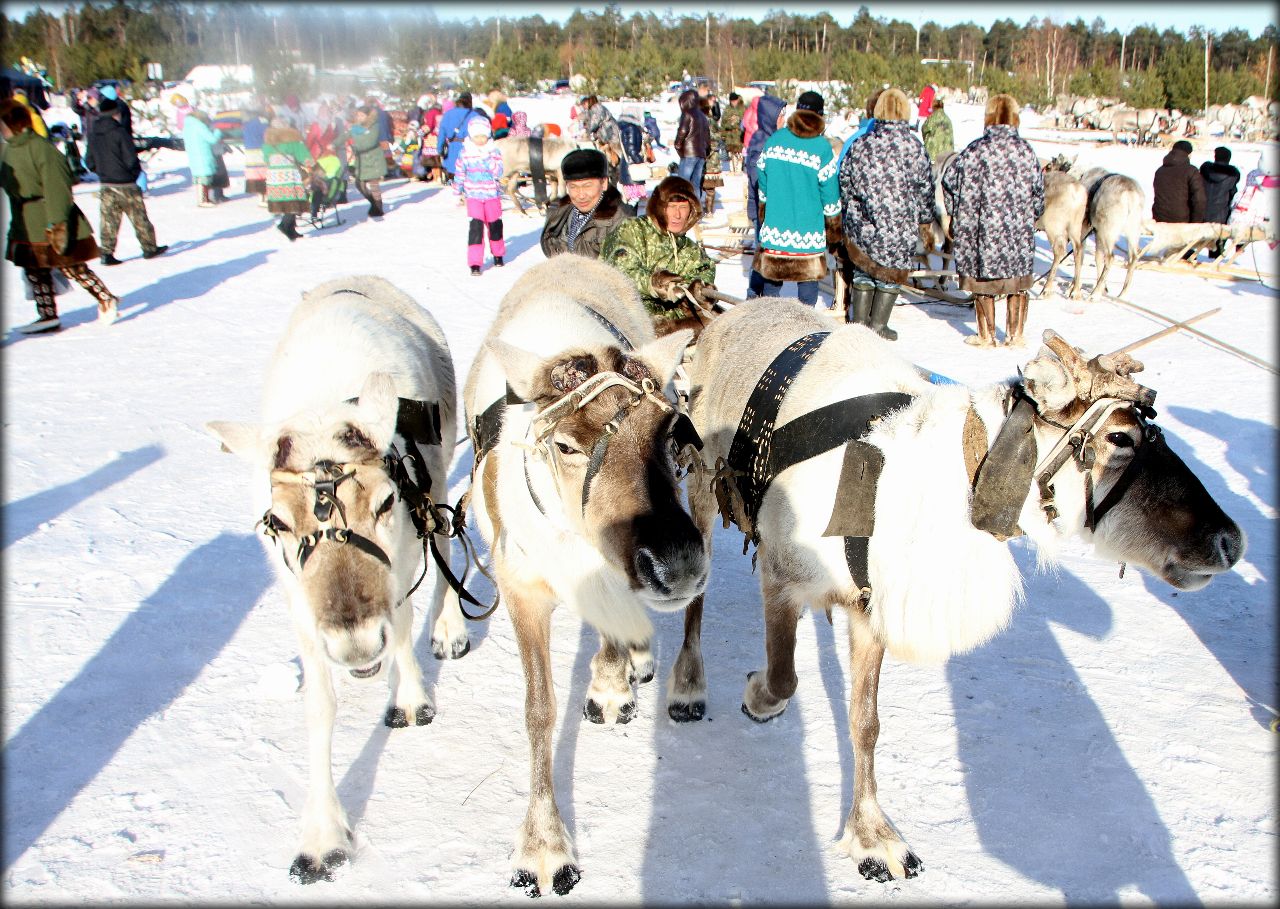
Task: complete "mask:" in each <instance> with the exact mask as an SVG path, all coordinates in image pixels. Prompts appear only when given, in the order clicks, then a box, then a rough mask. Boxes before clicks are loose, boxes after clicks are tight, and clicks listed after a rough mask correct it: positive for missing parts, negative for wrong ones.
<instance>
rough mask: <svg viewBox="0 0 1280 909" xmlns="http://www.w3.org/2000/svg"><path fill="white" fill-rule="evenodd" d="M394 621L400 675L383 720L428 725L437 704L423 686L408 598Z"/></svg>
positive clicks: (394, 726)
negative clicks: (415, 652) (414, 646)
mask: <svg viewBox="0 0 1280 909" xmlns="http://www.w3.org/2000/svg"><path fill="white" fill-rule="evenodd" d="M391 622H392V634H393V635H394V637H395V658H394V665H393V667H392V668H393V669H394V670H395V673H396V675H395V681H394V682H393V683H392V684H391V692H392V697H391V703H390V704H389V705H388V706H387V712H386V715H385V716H384V717H383V722H384V723H386V725H388V726H390V727H391V728H392V729H403V728H404V727H405V726H409V725H413V726H426V725H427V724H428V723H430V722H431V721H432V720H433V719H435V716H436V706H435V704H433V703H432V702H431V696H430V695H429V694H427V690H426V689H425V688H424V687H423V686H422V667H420V666H419V665H418V657H417V656H416V655H415V654H414V652H413V607H412V606H411V605H410V604H409V602H408V601H405V602H404V603H401V604H400V605H399V606H398V607H397V608H396V611H395V614H394V615H393V616H392V618H391ZM464 642H465V635H464ZM432 646H433V647H434V644H433V645H432ZM464 653H465V651H464ZM388 678H390V676H388Z"/></svg>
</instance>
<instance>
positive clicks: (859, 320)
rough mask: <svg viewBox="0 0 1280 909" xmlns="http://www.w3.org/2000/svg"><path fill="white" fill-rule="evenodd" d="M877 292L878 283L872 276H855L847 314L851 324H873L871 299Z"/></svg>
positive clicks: (850, 286) (850, 290) (850, 289)
mask: <svg viewBox="0 0 1280 909" xmlns="http://www.w3.org/2000/svg"><path fill="white" fill-rule="evenodd" d="M875 293H876V284H875V282H874V281H872V280H871V279H870V278H862V277H858V278H854V279H853V283H852V284H850V285H849V310H848V313H847V315H846V316H845V318H846V320H847V321H848V322H849V323H851V324H856V325H870V324H871V300H872V298H873V297H874V296H875Z"/></svg>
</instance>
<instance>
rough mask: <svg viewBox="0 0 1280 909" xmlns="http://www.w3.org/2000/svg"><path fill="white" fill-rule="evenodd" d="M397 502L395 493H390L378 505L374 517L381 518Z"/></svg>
mask: <svg viewBox="0 0 1280 909" xmlns="http://www.w3.org/2000/svg"><path fill="white" fill-rule="evenodd" d="M395 503H396V497H395V495H389V496H387V497H386V498H385V499H383V500H382V504H381V505H379V506H378V510H377V511H376V512H375V513H374V515H373V516H374V518H375V519H377V518H380V517H382V516H383V515H384V514H386V513H387V512H389V511H390V510H391V506H392V505H394V504H395Z"/></svg>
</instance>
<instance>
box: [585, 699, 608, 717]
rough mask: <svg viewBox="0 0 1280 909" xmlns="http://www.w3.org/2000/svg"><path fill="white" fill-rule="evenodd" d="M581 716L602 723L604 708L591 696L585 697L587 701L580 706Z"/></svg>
mask: <svg viewBox="0 0 1280 909" xmlns="http://www.w3.org/2000/svg"><path fill="white" fill-rule="evenodd" d="M582 716H583V718H584V719H588V720H590V721H591V722H593V723H604V708H603V707H601V706H600V705H599V704H597V703H596V702H595V701H593V700H591V698H587V703H586V704H585V705H584V706H583V708H582Z"/></svg>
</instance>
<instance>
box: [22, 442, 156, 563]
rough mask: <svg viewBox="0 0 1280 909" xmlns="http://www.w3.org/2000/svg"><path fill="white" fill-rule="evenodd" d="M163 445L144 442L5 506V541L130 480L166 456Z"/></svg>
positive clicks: (23, 533) (30, 530)
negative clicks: (93, 467) (67, 480)
mask: <svg viewBox="0 0 1280 909" xmlns="http://www.w3.org/2000/svg"><path fill="white" fill-rule="evenodd" d="M164 453H165V452H164V448H163V447H161V446H159V445H144V446H142V447H141V448H135V449H133V450H132V451H123V452H117V453H116V456H115V458H113V459H112V460H111V461H108V462H107V463H106V464H103V465H102V466H101V467H99V468H98V469H97V470H94V471H92V472H90V473H87V474H85V475H84V476H82V477H80V478H79V479H78V480H72V481H71V482H69V483H63V484H62V485H61V486H54V487H53V488H52V489H45V490H42V491H41V492H37V493H35V494H34V495H30V496H27V497H26V498H25V499H19V500H18V501H16V502H10V503H9V504H7V505H5V506H4V510H3V512H2V514H3V519H2V520H3V524H4V542H3V547H4V548H6V549H7V548H8V547H10V546H12V545H13V544H14V543H16V542H17V541H18V540H21V539H22V538H23V537H25V536H27V535H29V534H31V533H34V532H35V530H36V528H38V527H39V526H40V525H41V524H44V523H45V522H46V521H52V520H53V519H54V518H56V517H57V516H58V515H60V514H63V513H64V512H67V511H70V510H71V509H72V508H74V507H75V506H76V505H78V504H79V503H81V502H83V501H85V500H86V499H89V498H91V497H92V496H94V495H96V494H97V493H99V492H102V491H103V490H105V489H108V488H110V487H112V486H114V485H115V484H117V483H119V482H121V481H123V480H126V479H128V478H129V477H130V476H132V475H133V474H135V473H137V472H138V471H140V470H142V469H143V468H144V467H148V466H150V465H151V464H154V463H155V462H156V461H158V460H160V459H161V458H162V457H164Z"/></svg>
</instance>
